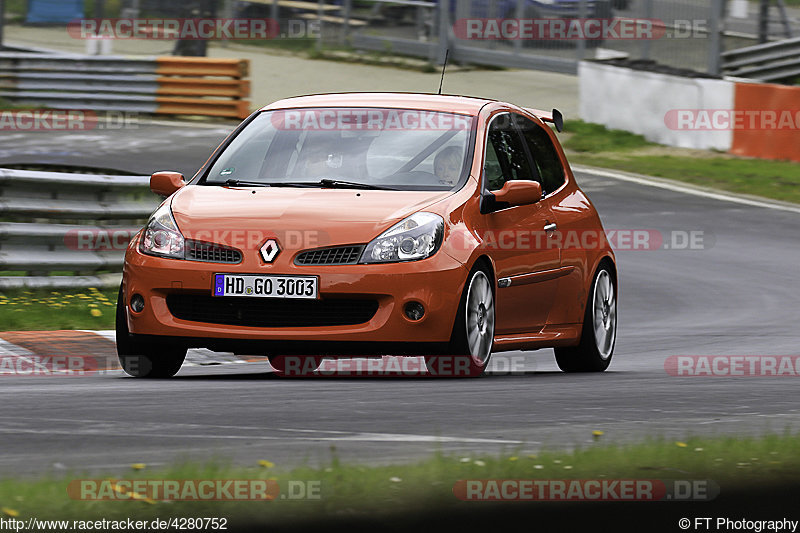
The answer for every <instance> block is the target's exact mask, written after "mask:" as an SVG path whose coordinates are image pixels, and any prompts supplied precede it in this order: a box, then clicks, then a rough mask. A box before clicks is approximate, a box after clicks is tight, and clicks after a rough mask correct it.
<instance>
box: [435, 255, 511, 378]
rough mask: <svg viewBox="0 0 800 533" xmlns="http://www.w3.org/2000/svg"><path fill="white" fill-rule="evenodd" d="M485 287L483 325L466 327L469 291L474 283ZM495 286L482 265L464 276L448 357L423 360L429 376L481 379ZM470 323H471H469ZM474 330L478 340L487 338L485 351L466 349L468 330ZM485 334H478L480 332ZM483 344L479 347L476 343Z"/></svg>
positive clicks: (492, 318)
mask: <svg viewBox="0 0 800 533" xmlns="http://www.w3.org/2000/svg"><path fill="white" fill-rule="evenodd" d="M484 282H486V283H488V291H489V292H488V296H489V298H488V300H487V302H486V305H485V306H484V307H485V312H486V314H485V322H484V321H483V320H480V319H479V320H478V321H477V322H475V323H474V324H473V325H472V326H470V324H469V322H470V320H469V319H468V314H469V311H468V298H471V296H472V295H471V290H477V289H478V286H477V285H476V283H480V284H481V285H482V284H483V283H484ZM494 301H495V284H494V277H493V276H492V275H491V273H490V272H489V270H488V269H486V268H485V267H483V266H482V265H476V266H475V267H473V269H472V270H471V271H470V273H469V276H467V281H466V283H465V284H464V290H463V291H462V293H461V300H460V301H459V306H458V313H457V314H456V321H455V324H454V325H453V332H452V334H451V336H450V354H448V355H429V356H426V357H425V365H426V366H427V367H428V372H429V373H430V374H431V375H432V376H437V377H478V376H481V375H483V373H484V372H485V371H486V367H487V366H489V360H490V359H491V356H492V353H491V348H492V342H493V340H494V324H495V305H494ZM473 322H474V320H473ZM470 328H471V329H473V330H475V331H474V332H475V333H476V334H477V335H478V337H479V339H480V338H483V339H486V338H488V339H489V340H488V350H487V349H486V348H485V347H484V348H481V349H480V350H477V351H478V352H482V353H473V352H476V350H475V349H474V348H471V347H470V340H469V334H468V330H469V329H470ZM476 328H477V329H476ZM482 331H483V332H486V333H481V332H482ZM487 336H488V337H487ZM479 344H483V343H479Z"/></svg>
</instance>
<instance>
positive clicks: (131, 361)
mask: <svg viewBox="0 0 800 533" xmlns="http://www.w3.org/2000/svg"><path fill="white" fill-rule="evenodd" d="M116 334H117V357H118V358H119V364H120V365H121V366H122V369H123V370H124V371H125V373H126V374H128V375H130V376H133V377H136V378H170V377H172V376H174V375H175V374H177V373H178V370H180V369H181V365H182V364H183V360H184V359H185V358H186V347H185V346H177V345H170V344H165V343H156V342H147V341H142V340H141V339H137V338H136V336H134V335H131V333H130V332H129V331H128V321H127V306H126V305H125V299H124V295H123V293H122V286H120V288H119V295H118V296H117V316H116Z"/></svg>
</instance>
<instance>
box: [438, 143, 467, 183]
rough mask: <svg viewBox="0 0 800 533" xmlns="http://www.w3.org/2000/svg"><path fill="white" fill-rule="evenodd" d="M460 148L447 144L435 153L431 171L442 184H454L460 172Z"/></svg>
mask: <svg viewBox="0 0 800 533" xmlns="http://www.w3.org/2000/svg"><path fill="white" fill-rule="evenodd" d="M461 160H462V154H461V149H460V148H458V147H457V146H448V147H447V148H443V149H442V150H440V151H439V153H438V154H436V157H435V158H434V159H433V173H434V174H436V177H437V178H439V183H441V184H443V185H455V183H456V181H458V178H459V177H460V174H461Z"/></svg>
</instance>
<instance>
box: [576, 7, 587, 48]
mask: <svg viewBox="0 0 800 533" xmlns="http://www.w3.org/2000/svg"><path fill="white" fill-rule="evenodd" d="M586 2H587V0H580V1H579V2H578V19H580V20H581V21H582V20H584V19H585V18H586V17H587V15H588V14H589V9H588V6H587V4H586ZM584 27H585V25H584ZM584 37H585V36H584ZM575 56H576V58H577V60H578V61H581V60H582V59H583V58H585V57H586V39H585V38H584V39H578V43H577V46H576V47H575Z"/></svg>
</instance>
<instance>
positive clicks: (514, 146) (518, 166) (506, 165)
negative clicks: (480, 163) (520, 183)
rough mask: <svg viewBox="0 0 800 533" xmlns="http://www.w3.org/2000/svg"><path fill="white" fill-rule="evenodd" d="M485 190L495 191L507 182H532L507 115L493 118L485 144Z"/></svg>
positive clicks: (518, 138)
mask: <svg viewBox="0 0 800 533" xmlns="http://www.w3.org/2000/svg"><path fill="white" fill-rule="evenodd" d="M484 170H485V173H486V188H487V189H489V190H491V191H496V190H498V189H502V188H503V184H505V182H507V181H508V180H534V179H535V176H534V172H533V171H532V170H531V167H530V163H529V161H528V157H527V155H526V154H525V147H524V145H523V144H522V140H521V139H520V136H519V134H518V133H517V131H516V130H515V129H514V126H513V125H512V124H511V121H510V120H509V115H508V114H503V115H499V116H497V117H495V118H494V119H493V120H492V123H491V124H490V126H489V134H488V142H487V143H486V162H485V165H484Z"/></svg>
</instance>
